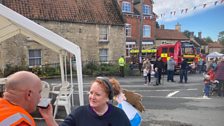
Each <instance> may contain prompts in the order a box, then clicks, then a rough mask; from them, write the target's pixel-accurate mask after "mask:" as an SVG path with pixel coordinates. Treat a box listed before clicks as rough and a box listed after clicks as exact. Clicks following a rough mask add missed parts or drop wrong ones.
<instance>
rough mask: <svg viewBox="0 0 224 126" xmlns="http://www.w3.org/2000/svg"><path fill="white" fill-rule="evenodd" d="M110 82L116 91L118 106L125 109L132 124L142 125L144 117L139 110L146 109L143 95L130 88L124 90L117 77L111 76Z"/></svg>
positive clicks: (135, 125)
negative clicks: (142, 102) (129, 89)
mask: <svg viewBox="0 0 224 126" xmlns="http://www.w3.org/2000/svg"><path fill="white" fill-rule="evenodd" d="M110 82H111V84H112V87H113V91H114V100H115V101H117V103H118V105H117V106H118V108H121V109H122V110H124V112H125V114H126V115H127V116H128V119H129V120H130V123H131V126H140V124H141V120H142V118H141V115H140V113H139V111H140V112H142V111H143V110H144V107H143V106H142V104H141V100H142V96H141V95H140V94H137V93H134V92H131V91H128V90H123V89H122V88H121V87H120V83H119V82H118V81H117V80H116V79H115V78H110ZM133 101H134V102H133ZM134 106H135V107H136V108H135V107H134ZM138 110H139V111H138Z"/></svg>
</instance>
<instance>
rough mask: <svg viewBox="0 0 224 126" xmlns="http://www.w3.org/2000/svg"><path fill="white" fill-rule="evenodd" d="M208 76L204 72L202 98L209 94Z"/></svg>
mask: <svg viewBox="0 0 224 126" xmlns="http://www.w3.org/2000/svg"><path fill="white" fill-rule="evenodd" d="M210 84H211V82H210V76H209V75H207V74H205V75H204V96H203V98H208V96H209V91H210Z"/></svg>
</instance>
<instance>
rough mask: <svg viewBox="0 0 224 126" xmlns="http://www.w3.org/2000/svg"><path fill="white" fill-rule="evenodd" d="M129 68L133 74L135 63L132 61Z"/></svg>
mask: <svg viewBox="0 0 224 126" xmlns="http://www.w3.org/2000/svg"><path fill="white" fill-rule="evenodd" d="M129 69H130V75H131V76H132V75H133V70H134V63H133V62H132V61H131V62H130V64H129Z"/></svg>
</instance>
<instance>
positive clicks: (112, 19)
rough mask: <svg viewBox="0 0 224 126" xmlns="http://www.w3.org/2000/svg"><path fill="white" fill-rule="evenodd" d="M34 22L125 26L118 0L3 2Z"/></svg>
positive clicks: (29, 0)
mask: <svg viewBox="0 0 224 126" xmlns="http://www.w3.org/2000/svg"><path fill="white" fill-rule="evenodd" d="M2 4H3V5H5V6H7V7H9V8H11V9H12V10H14V11H16V12H18V13H20V14H22V15H23V16H25V17H27V18H29V19H32V20H45V21H62V22H81V23H94V24H95V23H96V24H111V25H123V24H124V20H123V18H122V14H121V11H120V8H119V5H118V4H117V3H116V0H2Z"/></svg>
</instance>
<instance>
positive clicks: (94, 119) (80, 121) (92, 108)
mask: <svg viewBox="0 0 224 126" xmlns="http://www.w3.org/2000/svg"><path fill="white" fill-rule="evenodd" d="M112 88H113V87H112V85H111V82H110V80H109V79H108V78H106V77H97V78H96V79H95V80H94V81H93V82H92V84H91V86H90V90H89V104H88V105H84V106H80V107H78V108H77V109H75V110H73V111H72V112H71V113H70V114H69V115H68V116H67V117H66V118H65V120H64V122H62V123H61V124H60V126H89V125H91V126H131V124H130V121H129V119H128V117H127V115H126V114H125V112H124V111H123V110H121V109H120V108H118V107H116V106H113V105H112V104H111V103H110V101H111V100H113V96H114V93H113V89H112Z"/></svg>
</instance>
